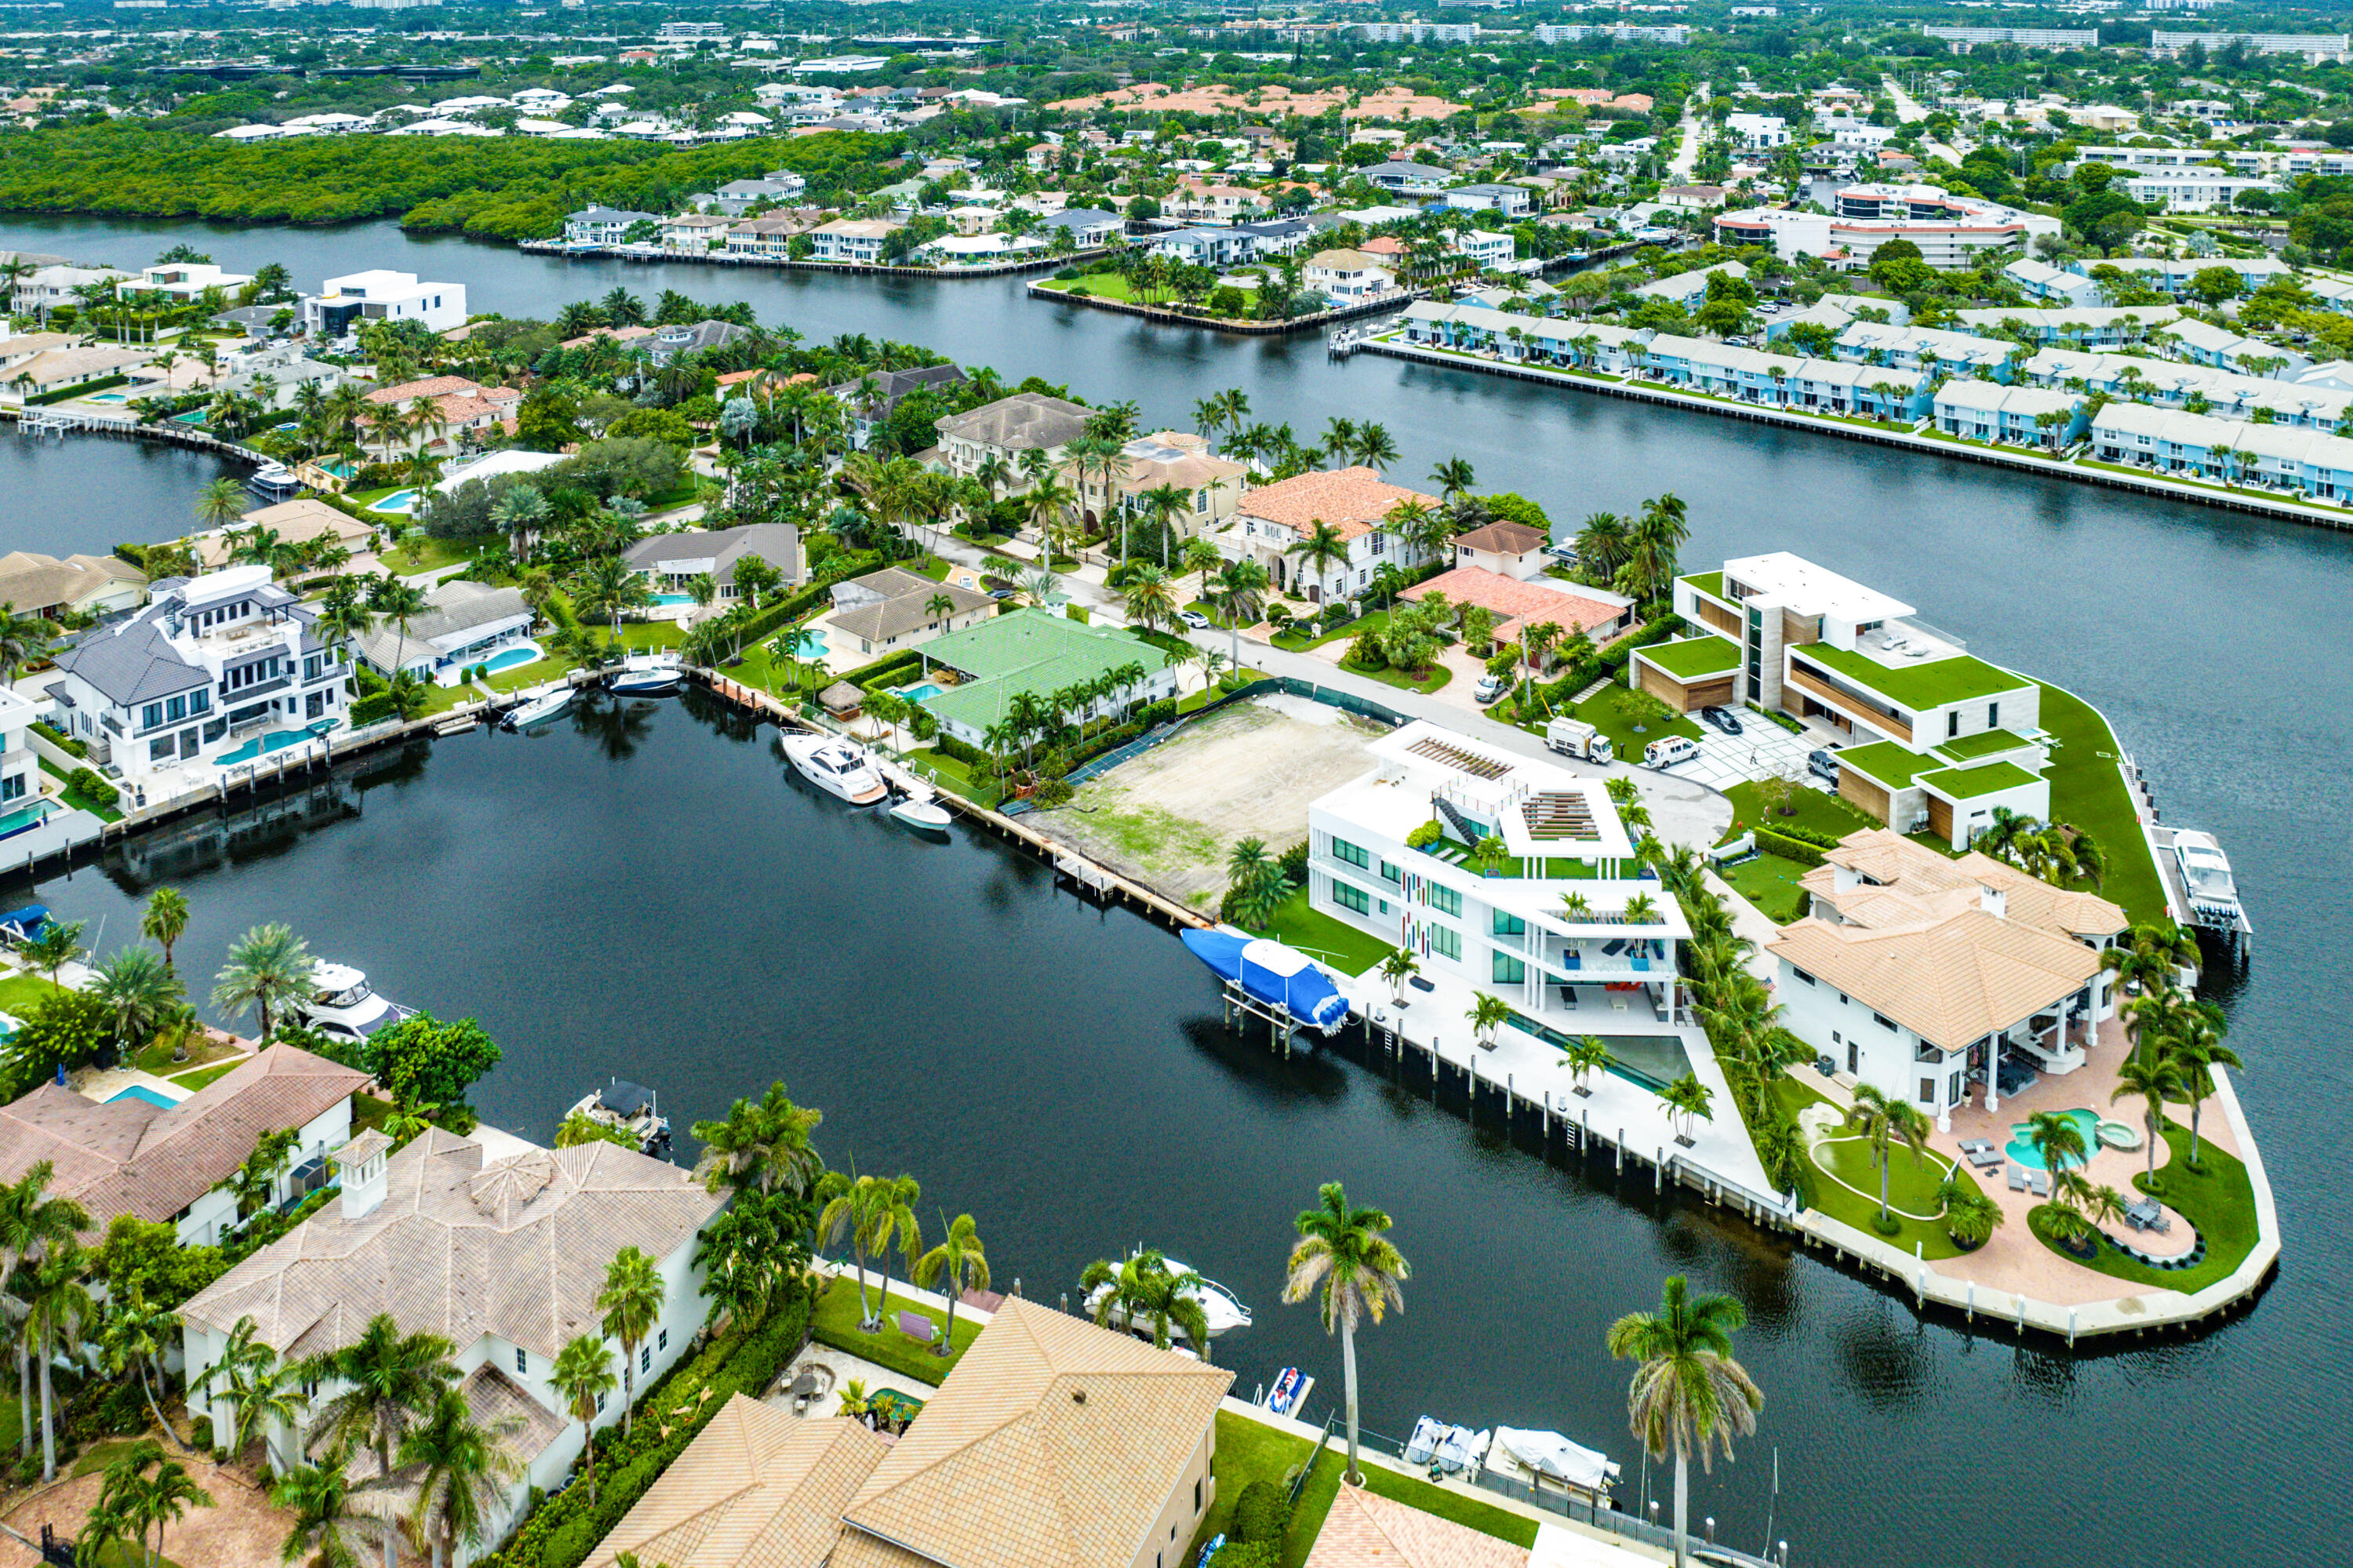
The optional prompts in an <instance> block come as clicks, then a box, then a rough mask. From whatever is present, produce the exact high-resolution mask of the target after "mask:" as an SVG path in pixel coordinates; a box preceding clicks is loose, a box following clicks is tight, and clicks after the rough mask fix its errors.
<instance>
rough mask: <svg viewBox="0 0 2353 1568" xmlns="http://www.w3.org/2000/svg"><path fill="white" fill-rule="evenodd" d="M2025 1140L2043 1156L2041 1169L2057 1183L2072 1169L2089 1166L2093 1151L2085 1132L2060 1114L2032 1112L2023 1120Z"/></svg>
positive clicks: (2056, 1112)
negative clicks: (2048, 1172) (2086, 1140)
mask: <svg viewBox="0 0 2353 1568" xmlns="http://www.w3.org/2000/svg"><path fill="white" fill-rule="evenodd" d="M2026 1141H2027V1143H2028V1144H2029V1145H2031V1147H2032V1148H2033V1150H2034V1152H2035V1153H2037V1154H2039V1155H2041V1156H2042V1168H2043V1169H2044V1170H2045V1171H2050V1172H2051V1179H2052V1181H2058V1180H2059V1179H2060V1178H2061V1177H2062V1176H2063V1175H2065V1174H2066V1173H2067V1171H2069V1169H2070V1168H2071V1167H2074V1166H2080V1165H2085V1164H2089V1163H2090V1162H2091V1158H2092V1151H2091V1150H2090V1149H2089V1148H2087V1147H2086V1146H2085V1145H2084V1129H2083V1128H2080V1127H2078V1126H2076V1125H2075V1123H2074V1120H2073V1118H2070V1117H2069V1116H2067V1115H2066V1114H2065V1113H2064V1112H2062V1111H2047V1110H2046V1111H2035V1112H2033V1113H2031V1115H2029V1116H2028V1117H2027V1118H2026Z"/></svg>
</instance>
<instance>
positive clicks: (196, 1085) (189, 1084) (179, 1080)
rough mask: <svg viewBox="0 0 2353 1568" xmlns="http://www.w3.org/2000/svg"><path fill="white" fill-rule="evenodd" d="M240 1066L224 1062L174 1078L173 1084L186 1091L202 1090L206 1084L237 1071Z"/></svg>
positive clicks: (199, 1068)
mask: <svg viewBox="0 0 2353 1568" xmlns="http://www.w3.org/2000/svg"><path fill="white" fill-rule="evenodd" d="M239 1065H240V1064H238V1063H236V1062H223V1063H221V1064H219V1065H216V1066H211V1067H198V1068H197V1069H196V1070H195V1071H194V1072H192V1073H182V1074H180V1075H178V1076H176V1077H174V1079H173V1080H172V1082H174V1083H175V1084H177V1085H179V1086H181V1087H182V1088H184V1089H201V1088H203V1087H204V1086H206V1084H209V1083H211V1082H212V1081H213V1080H214V1079H215V1078H217V1077H220V1076H221V1075H224V1074H227V1073H230V1072H233V1071H235V1070H236V1069H237V1067H238V1066H239Z"/></svg>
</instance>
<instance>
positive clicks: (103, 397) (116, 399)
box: [82, 392, 131, 403]
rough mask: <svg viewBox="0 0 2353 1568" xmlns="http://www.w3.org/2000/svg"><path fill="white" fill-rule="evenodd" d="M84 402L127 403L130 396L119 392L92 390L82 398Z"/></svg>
mask: <svg viewBox="0 0 2353 1568" xmlns="http://www.w3.org/2000/svg"><path fill="white" fill-rule="evenodd" d="M82 401H83V402H85V403H128V402H130V401H131V399H130V398H128V397H124V396H123V395H122V394H121V393H120V392H93V393H91V394H90V396H89V397H85V398H83V399H82Z"/></svg>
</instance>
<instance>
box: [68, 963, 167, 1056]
mask: <svg viewBox="0 0 2353 1568" xmlns="http://www.w3.org/2000/svg"><path fill="white" fill-rule="evenodd" d="M186 994H187V987H185V986H184V985H182V984H181V983H180V978H179V977H178V976H177V975H175V974H174V973H173V972H172V971H171V969H169V968H168V967H166V966H165V964H164V959H163V957H162V956H161V955H160V954H158V953H157V952H156V951H155V949H154V948H150V947H144V946H141V947H136V948H121V950H119V951H118V952H116V954H115V955H114V957H113V958H112V959H110V960H108V961H107V962H106V963H104V964H101V965H100V966H98V968H97V969H96V970H95V971H94V972H93V974H92V977H91V980H90V995H92V996H94V997H96V998H97V999H98V1000H99V1001H102V1002H104V1003H106V1005H107V1008H108V1009H109V1011H111V1012H112V1013H113V1014H114V1038H115V1042H116V1044H119V1045H121V1047H122V1048H123V1049H124V1050H125V1051H136V1050H138V1049H139V1048H140V1047H141V1046H142V1045H144V1044H147V1042H148V1041H149V1040H150V1039H152V1038H153V1035H154V1033H155V1026H156V1024H157V1023H158V1022H160V1021H161V1020H162V1019H163V1018H164V1015H165V1014H167V1013H169V1012H171V1011H172V1009H173V1008H174V1006H175V1005H176V1004H177V1003H178V1001H179V1000H180V998H182V997H183V996H185V995H186Z"/></svg>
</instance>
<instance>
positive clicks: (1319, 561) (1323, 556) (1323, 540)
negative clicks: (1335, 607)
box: [1283, 517, 1348, 589]
mask: <svg viewBox="0 0 2353 1568" xmlns="http://www.w3.org/2000/svg"><path fill="white" fill-rule="evenodd" d="M1283 554H1284V555H1286V556H1296V557H1297V558H1298V561H1299V564H1300V567H1301V569H1302V571H1303V574H1304V575H1306V576H1307V577H1310V579H1311V580H1312V582H1313V584H1314V586H1315V587H1316V588H1319V589H1320V588H1322V586H1323V579H1324V577H1325V576H1327V575H1328V574H1329V573H1330V572H1331V570H1332V568H1333V567H1335V566H1339V567H1345V566H1346V565H1347V564H1348V541H1347V539H1346V538H1345V536H1344V535H1342V534H1341V532H1340V530H1338V529H1337V528H1335V527H1334V526H1332V524H1329V523H1326V522H1324V520H1323V519H1322V518H1321V517H1315V518H1311V519H1309V520H1308V524H1307V532H1306V533H1304V534H1303V535H1300V538H1299V542H1298V543H1297V544H1295V545H1293V546H1291V547H1290V548H1289V549H1287V550H1285V551H1283Z"/></svg>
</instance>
